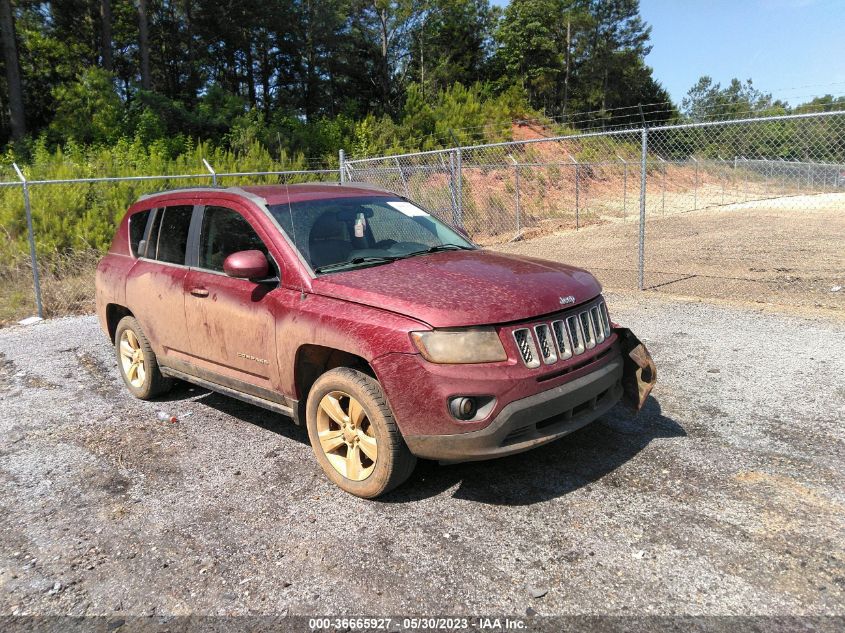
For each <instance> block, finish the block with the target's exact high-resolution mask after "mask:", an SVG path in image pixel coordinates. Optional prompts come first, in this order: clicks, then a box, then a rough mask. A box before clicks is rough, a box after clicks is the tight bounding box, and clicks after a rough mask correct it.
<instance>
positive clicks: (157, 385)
mask: <svg viewBox="0 0 845 633" xmlns="http://www.w3.org/2000/svg"><path fill="white" fill-rule="evenodd" d="M114 348H115V353H116V354H117V366H118V368H119V369H120V375H121V377H122V378H123V382H124V383H126V387H127V388H128V389H129V391H130V392H131V393H132V395H133V396H135V397H136V398H140V399H141V400H149V399H150V398H154V397H155V396H157V395H160V394H162V393H164V392H166V391H168V390H169V389H170V387H171V384H172V381H171V380H170V379H169V378H166V377H165V376H164V375H163V374H162V373H161V370H160V369H159V368H158V360H157V359H156V355H155V354H154V353H153V349H152V347H150V342H149V341H148V340H147V337H146V336H144V332H143V330H141V326H140V325H139V324H138V321H137V320H136V319H135V317H131V316H128V317H123V318H122V319H121V320H120V323H118V324H117V330H115V334H114Z"/></svg>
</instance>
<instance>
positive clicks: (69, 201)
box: [0, 163, 338, 325]
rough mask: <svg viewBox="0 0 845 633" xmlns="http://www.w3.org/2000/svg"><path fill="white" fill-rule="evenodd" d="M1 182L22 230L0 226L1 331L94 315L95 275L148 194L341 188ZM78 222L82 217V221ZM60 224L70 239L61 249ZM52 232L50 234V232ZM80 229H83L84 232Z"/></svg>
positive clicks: (250, 181) (167, 178)
mask: <svg viewBox="0 0 845 633" xmlns="http://www.w3.org/2000/svg"><path fill="white" fill-rule="evenodd" d="M15 169H16V172H17V174H18V180H17V181H7V182H2V183H0V188H2V190H3V193H4V194H5V195H4V198H3V199H4V202H5V203H6V204H14V205H16V206H18V207H19V209H20V211H19V213H18V214H16V216H17V217H19V218H20V223H19V224H18V225H16V226H11V227H0V229H2V230H4V231H5V232H6V234H7V235H6V236H7V237H8V238H9V241H8V243H9V245H10V248H8V249H5V250H4V251H2V260H0V325H3V324H5V323H10V322H14V321H17V320H20V319H22V318H25V317H29V316H33V315H38V316H41V317H43V318H50V317H56V316H64V315H71V314H89V313H92V312H93V311H94V271H95V269H96V266H97V262H98V261H99V260H100V258H101V257H102V252H101V251H100V250H99V249H98V248H95V247H94V246H93V245H94V244H97V243H106V244H108V243H109V242H110V241H111V237H112V236H113V235H114V230H115V227H116V226H117V223H118V222H120V220H121V218H122V217H123V215H124V213H125V212H126V209H127V208H128V207H129V206H130V205H131V204H132V203H133V202H135V201H136V200H137V199H138V198H139V197H140V196H142V195H144V194H146V193H152V192H155V191H162V190H167V189H175V188H181V187H191V186H208V185H214V186H222V187H226V186H236V185H256V184H273V183H284V182H287V183H289V184H295V183H298V182H314V181H325V182H337V181H338V171H337V170H336V169H319V170H307V171H306V170H296V171H268V172H263V171H262V172H256V171H253V172H226V173H216V172H215V171H214V170H213V168H212V167H211V165H209V164H208V163H205V169H206V173H199V174H177V175H160V176H133V177H121V178H81V179H66V180H26V177H25V175H24V174H23V172H22V171H20V170H18V169H17V166H15ZM80 215H82V216H84V217H80ZM56 223H59V224H60V225H61V227H67V230H65V231H59V233H63V234H65V235H66V236H67V237H68V238H70V239H69V240H64V241H63V242H62V243H59V242H57V241H56V240H55V237H53V238H51V237H48V235H52V236H55V235H56V234H57V231H56V226H55V225H56ZM48 224H49V225H51V230H49V231H48V230H47V226H48ZM79 227H85V229H84V231H82V230H80V228H79ZM13 234H15V235H27V236H28V237H29V238H30V242H29V250H28V252H27V253H24V252H22V251H21V250H20V249H16V248H15V247H14V246H11V245H12V244H13V242H14V240H13Z"/></svg>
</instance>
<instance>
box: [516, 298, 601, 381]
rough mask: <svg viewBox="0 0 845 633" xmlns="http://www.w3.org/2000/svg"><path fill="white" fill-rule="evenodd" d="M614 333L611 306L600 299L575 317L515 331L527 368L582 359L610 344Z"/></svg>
mask: <svg viewBox="0 0 845 633" xmlns="http://www.w3.org/2000/svg"><path fill="white" fill-rule="evenodd" d="M610 334H611V327H610V318H609V317H608V314H607V306H606V305H605V303H604V301H602V300H599V301H597V302H595V303H593V304H592V305H590V306H588V307H586V308H582V309H576V310H575V311H574V312H573V313H572V314H568V315H566V316H564V317H563V318H562V319H556V320H554V321H552V322H551V323H540V324H538V325H535V326H534V327H533V328H529V327H522V328H517V329H516V330H514V331H513V337H514V340H515V341H516V346H517V347H518V348H519V354H520V356H521V357H522V362H523V363H525V366H526V367H530V368H535V367H539V366H540V365H541V363H544V364H546V365H552V364H554V363H556V362H557V361H558V360H567V359H569V358H572V357H573V356H580V355H581V354H584V353H585V352H587V351H588V350H591V349H593V348H595V347H596V345H600V344H601V343H603V342H604V341H606V340H607V339H608V338H609V337H610Z"/></svg>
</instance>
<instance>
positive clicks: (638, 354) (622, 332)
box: [614, 327, 657, 411]
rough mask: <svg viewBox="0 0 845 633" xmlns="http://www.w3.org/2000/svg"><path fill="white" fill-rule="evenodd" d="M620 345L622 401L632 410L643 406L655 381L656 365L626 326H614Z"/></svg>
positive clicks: (644, 347)
mask: <svg viewBox="0 0 845 633" xmlns="http://www.w3.org/2000/svg"><path fill="white" fill-rule="evenodd" d="M614 331H615V332H616V334H618V335H619V339H620V341H621V345H622V358H623V359H624V363H625V366H624V369H623V372H622V402H624V403H625V404H626V405H627V406H629V407H631V408H632V409H633V410H634V411H639V410H640V409H642V408H643V405H644V404H645V401H646V398H648V394H650V393H651V390H652V389H653V388H654V383H656V382H657V367H655V365H654V360H652V358H651V354H649V353H648V350H647V349H646V346H645V345H643V344H642V342H641V341H640V340H639V339H638V338H637V337H636V336H635V335H634V333H633V332H631V330H629V329H628V328H621V327H617V328H614Z"/></svg>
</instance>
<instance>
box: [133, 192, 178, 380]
mask: <svg viewBox="0 0 845 633" xmlns="http://www.w3.org/2000/svg"><path fill="white" fill-rule="evenodd" d="M193 214H194V205H192V204H170V205H167V204H165V205H163V206H161V207H159V208H158V209H155V210H154V211H153V216H152V218H151V221H150V222H149V226H148V228H147V230H146V235H147V237H146V240H144V241H143V243H141V244H140V246H141V247H143V250H142V251H139V252H138V253H137V254H138V261H137V263H136V264H135V266H133V267H132V271H131V272H130V274H129V277H128V278H127V280H126V300H127V304H128V306H129V308H130V310H132V313H133V314H134V315H135V318H137V319H138V321H139V323H140V324H141V327H142V328H143V330H144V333H145V334H146V335H147V338H149V339H150V342H151V343H152V345H153V348H154V350H155V352H156V354H157V355H158V356H159V358H160V360H162V361H163V362H164V363H165V364H167V363H168V362H169V360H170V359H172V358H178V357H180V356H182V357H184V356H185V355H187V354H188V351H189V349H190V342H189V340H188V330H187V327H186V325H185V296H184V284H185V276H186V275H187V274H188V267H187V265H186V262H185V254H186V252H187V245H188V233H189V231H190V226H191V219H192V216H193Z"/></svg>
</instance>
